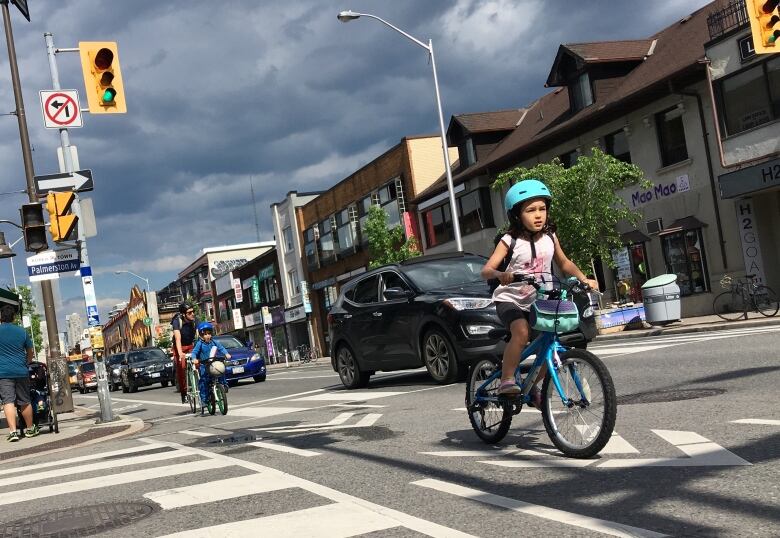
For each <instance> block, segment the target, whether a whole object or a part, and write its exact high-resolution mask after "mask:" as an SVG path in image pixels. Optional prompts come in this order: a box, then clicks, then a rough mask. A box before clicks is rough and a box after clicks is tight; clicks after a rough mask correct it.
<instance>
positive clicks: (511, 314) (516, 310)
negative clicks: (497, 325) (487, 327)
mask: <svg viewBox="0 0 780 538" xmlns="http://www.w3.org/2000/svg"><path fill="white" fill-rule="evenodd" d="M496 313H497V314H498V319H500V320H501V323H503V324H504V326H505V327H506V328H507V329H509V328H510V327H511V325H512V322H513V321H514V320H516V319H524V320H526V321H528V312H526V311H525V310H522V309H521V308H520V307H519V306H517V305H516V304H514V303H507V302H496Z"/></svg>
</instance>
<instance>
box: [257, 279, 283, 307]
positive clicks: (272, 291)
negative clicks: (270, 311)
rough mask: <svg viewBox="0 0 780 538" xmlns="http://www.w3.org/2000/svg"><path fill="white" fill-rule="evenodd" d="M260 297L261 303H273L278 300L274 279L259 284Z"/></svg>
mask: <svg viewBox="0 0 780 538" xmlns="http://www.w3.org/2000/svg"><path fill="white" fill-rule="evenodd" d="M260 296H261V301H262V302H263V303H275V302H277V301H278V300H279V285H278V284H277V282H276V278H275V277H271V278H266V279H265V280H263V281H261V282H260ZM263 299H264V300H263Z"/></svg>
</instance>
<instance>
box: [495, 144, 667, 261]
mask: <svg viewBox="0 0 780 538" xmlns="http://www.w3.org/2000/svg"><path fill="white" fill-rule="evenodd" d="M532 178H534V179H539V180H541V181H542V182H544V183H545V184H546V185H547V187H548V188H549V189H550V192H552V195H553V203H552V207H551V209H550V215H549V218H550V219H551V221H552V222H553V223H555V225H556V226H557V227H558V231H557V235H558V238H559V239H560V242H561V246H562V247H563V250H564V252H565V253H566V255H567V256H568V257H569V258H570V259H571V260H572V261H573V262H574V263H576V264H577V266H579V267H580V268H583V267H589V266H590V263H591V260H592V259H593V258H596V257H600V258H601V259H602V260H603V261H605V262H606V263H609V264H610V265H611V264H613V261H612V255H611V253H610V251H611V250H612V249H615V248H620V247H621V246H622V243H621V241H620V234H619V233H618V231H617V226H618V224H619V223H625V222H627V223H630V224H631V225H633V226H636V225H637V223H638V222H639V220H640V218H641V213H640V212H639V211H636V210H632V209H631V208H629V207H628V205H627V204H626V202H625V201H624V200H623V199H622V198H621V197H620V196H618V195H617V194H616V193H617V192H619V191H621V190H622V189H625V188H626V187H629V186H631V185H640V186H642V187H643V188H649V187H650V186H652V183H650V181H648V180H647V179H646V178H645V177H644V173H643V172H642V169H641V168H639V167H638V166H636V165H633V164H627V163H624V162H623V161H620V160H618V159H615V158H614V157H612V156H610V155H607V154H606V153H604V152H602V151H601V150H599V149H598V148H593V153H592V155H591V156H580V158H579V159H578V160H577V163H576V164H575V165H574V166H572V167H571V168H565V167H564V166H563V164H561V162H560V160H559V159H558V158H555V159H554V160H553V162H551V163H540V164H537V165H536V166H534V167H533V168H522V167H518V168H515V169H513V170H509V171H507V172H504V173H502V174H500V175H499V176H498V179H497V180H496V181H495V182H494V183H493V185H492V186H493V188H494V189H496V190H500V189H501V188H502V187H504V186H508V185H511V184H514V183H516V182H518V181H521V180H523V179H532Z"/></svg>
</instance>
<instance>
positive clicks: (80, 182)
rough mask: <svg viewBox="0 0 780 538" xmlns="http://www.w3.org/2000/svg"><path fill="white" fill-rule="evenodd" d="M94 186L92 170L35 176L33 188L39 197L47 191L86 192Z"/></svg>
mask: <svg viewBox="0 0 780 538" xmlns="http://www.w3.org/2000/svg"><path fill="white" fill-rule="evenodd" d="M94 188H95V184H94V183H93V182H92V170H78V171H77V172H72V173H70V174H68V173H67V172H64V173H61V174H49V175H47V176H35V189H36V190H37V191H38V197H39V198H43V197H44V196H46V193H48V192H49V191H75V192H86V191H91V190H94Z"/></svg>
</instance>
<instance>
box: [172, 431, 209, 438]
mask: <svg viewBox="0 0 780 538" xmlns="http://www.w3.org/2000/svg"><path fill="white" fill-rule="evenodd" d="M176 433H181V434H182V435H191V436H193V437H213V436H215V435H219V434H218V433H206V432H196V431H193V430H181V431H178V432H176Z"/></svg>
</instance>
